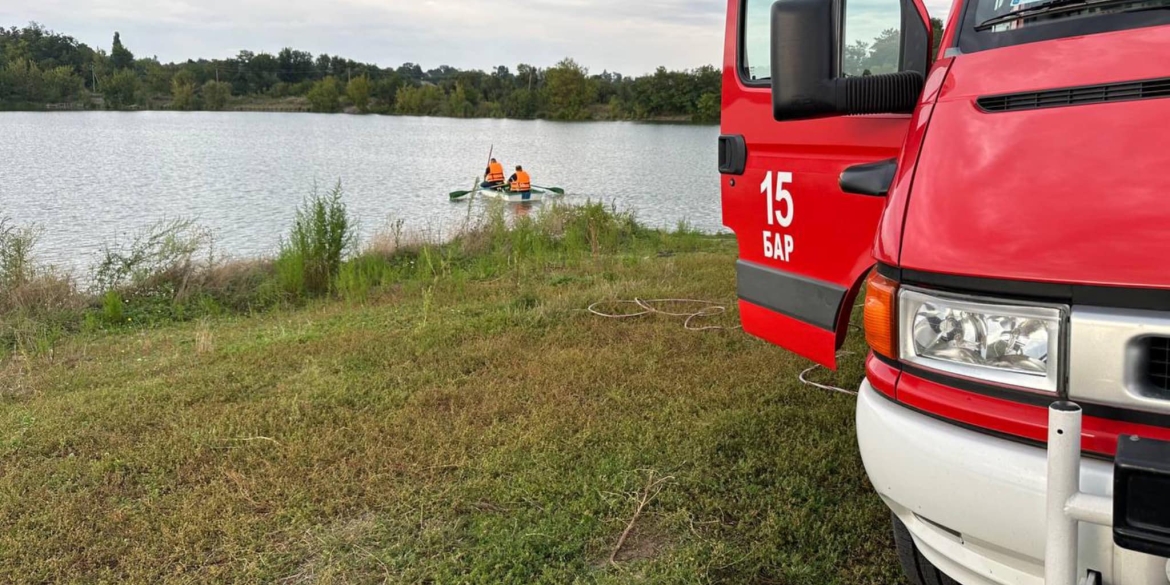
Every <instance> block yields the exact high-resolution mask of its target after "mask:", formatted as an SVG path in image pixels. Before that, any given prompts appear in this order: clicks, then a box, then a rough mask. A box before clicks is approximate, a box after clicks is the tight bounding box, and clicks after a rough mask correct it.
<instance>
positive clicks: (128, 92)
mask: <svg viewBox="0 0 1170 585" xmlns="http://www.w3.org/2000/svg"><path fill="white" fill-rule="evenodd" d="M138 85H139V84H138V76H137V75H135V74H134V71H132V70H130V69H122V70H120V71H118V72H117V73H115V74H113V75H111V76H110V77H109V78H108V79H107V80H106V81H105V83H103V84H102V95H103V96H104V97H105V99H106V107H107V108H109V109H112V110H121V109H123V108H126V107H129V106H132V105H134V103H135V101H136V100H137V98H138Z"/></svg>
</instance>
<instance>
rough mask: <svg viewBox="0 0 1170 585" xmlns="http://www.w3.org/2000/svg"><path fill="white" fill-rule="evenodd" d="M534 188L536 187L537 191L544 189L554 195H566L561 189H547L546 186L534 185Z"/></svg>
mask: <svg viewBox="0 0 1170 585" xmlns="http://www.w3.org/2000/svg"><path fill="white" fill-rule="evenodd" d="M533 187H536V188H537V189H544V190H545V191H552V192H553V193H556V194H557V195H564V194H565V190H564V189H562V188H560V187H545V186H544V185H533Z"/></svg>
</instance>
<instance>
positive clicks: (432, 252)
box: [0, 183, 700, 356]
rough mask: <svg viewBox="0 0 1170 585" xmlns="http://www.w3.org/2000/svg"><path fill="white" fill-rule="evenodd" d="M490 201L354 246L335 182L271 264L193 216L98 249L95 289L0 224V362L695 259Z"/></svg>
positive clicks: (630, 222) (584, 215)
mask: <svg viewBox="0 0 1170 585" xmlns="http://www.w3.org/2000/svg"><path fill="white" fill-rule="evenodd" d="M505 210H506V205H505V204H503V203H502V202H493V205H492V206H490V207H488V209H487V210H486V213H484V214H483V215H482V216H480V217H479V218H478V219H475V220H469V222H468V224H467V225H465V226H464V227H463V228H462V229H460V230H458V231H457V232H456V233H454V234H450V235H448V237H445V238H444V237H440V236H439V235H437V234H420V233H407V232H406V231H405V230H404V223H403V222H402V221H392V222H389V223H388V224H387V226H386V227H385V228H384V229H383V230H382V231H381V232H379V233H377V234H375V235H374V236H373V237H372V238H371V239H370V240H368V241H367V242H366V244H365V245H364V247H360V248H359V246H358V241H357V236H356V220H355V219H354V218H352V217H351V216H350V214H349V211H348V210H347V208H346V206H345V202H344V190H343V189H342V186H341V184H340V183H338V184H337V185H336V186H335V187H334V188H333V189H331V190H329V191H328V192H325V193H317V192H314V193H312V194H310V195H309V196H308V197H306V199H305V200H304V202H303V203H302V204H301V205H300V206H299V207H298V210H297V214H296V218H295V220H294V222H293V225H292V226H291V228H290V231H289V234H288V236H287V238H286V239H284V240H282V242H281V245H280V251H279V253H278V255H277V256H276V258H274V259H264V258H261V259H244V260H229V261H225V260H223V259H220V258H218V257H217V256H216V255H215V253H214V250H215V247H214V238H213V237H212V234H211V233H210V232H209V231H208V230H207V229H205V228H203V227H201V226H199V225H198V224H197V223H195V222H193V221H191V220H184V219H172V220H165V221H163V222H160V223H158V224H156V225H154V226H152V227H150V228H148V229H146V230H143V231H142V232H140V233H139V234H138V235H136V236H135V237H133V238H132V239H130V240H129V241H126V242H122V243H118V242H115V243H113V244H111V245H108V246H106V247H105V248H104V252H105V253H104V255H103V258H102V260H101V262H100V263H99V264H98V265H97V266H96V267H95V269H94V271H93V274H92V278H91V284H90V286H89V287H87V290H86V291H84V292H83V291H82V290H81V288H80V287H79V286H78V284H77V282H76V281H75V280H74V279H73V278H71V277H70V276H68V275H66V274H63V273H60V272H58V271H56V270H53V269H52V268H45V267H40V266H38V265H37V263H36V262H35V256H34V255H33V252H34V248H35V244H36V236H37V235H38V233H39V232H38V231H37V228H35V227H33V228H18V227H16V226H14V225H13V224H12V223H11V222H10V221H8V220H4V219H0V356H2V355H4V354H7V353H12V352H16V353H37V352H43V351H46V350H49V349H51V347H52V345H53V343H54V342H55V340H56V339H58V338H60V337H61V336H63V335H66V334H69V333H74V332H78V331H92V330H102V329H110V328H123V327H142V326H151V325H154V324H160V323H167V322H174V321H185V320H192V319H200V318H204V317H208V316H217V315H223V314H247V313H252V312H256V311H263V310H267V309H271V308H274V307H280V306H289V305H298V304H301V303H304V302H307V301H309V300H312V299H314V298H321V297H329V296H331V297H335V298H339V299H344V300H347V301H351V302H364V301H366V300H368V299H370V298H371V297H374V296H375V295H376V294H377V293H378V291H379V290H384V289H387V288H388V287H392V286H398V285H402V284H407V283H410V282H416V283H422V284H423V285H425V286H427V287H433V285H434V284H435V283H436V282H437V281H439V280H441V279H451V278H455V279H492V278H498V277H500V276H503V275H505V274H507V273H510V272H517V271H521V272H524V271H527V272H531V271H542V270H549V269H554V268H557V267H563V266H570V265H574V264H576V263H579V262H582V261H588V260H591V259H597V258H599V257H602V256H606V255H614V254H629V253H636V254H645V253H650V252H663V251H672V250H686V249H696V248H697V245H696V242H697V241H698V238H699V237H700V236H699V234H698V233H697V232H695V231H694V230H693V229H691V228H689V227H688V226H686V224H680V227H679V229H678V230H676V231H672V232H667V231H661V230H652V229H647V228H645V227H643V226H641V225H640V224H638V222H637V221H636V220H635V219H634V217H633V215H632V214H629V213H623V212H619V211H617V210H616V209H614V208H613V207H607V206H606V205H603V204H601V203H594V202H587V203H584V204H581V205H547V206H545V207H544V208H542V209H541V210H540V211H539V212H538V213H534V214H532V215H518V216H515V217H512V218H509V217H508V215H506V212H505Z"/></svg>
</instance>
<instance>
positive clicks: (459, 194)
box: [450, 191, 472, 201]
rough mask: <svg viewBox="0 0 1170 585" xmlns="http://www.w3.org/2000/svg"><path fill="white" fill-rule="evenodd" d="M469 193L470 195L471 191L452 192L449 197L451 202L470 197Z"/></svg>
mask: <svg viewBox="0 0 1170 585" xmlns="http://www.w3.org/2000/svg"><path fill="white" fill-rule="evenodd" d="M471 193H472V191H452V192H451V193H450V196H451V200H452V201H454V200H456V199H463V198H464V197H467V196H468V195H471Z"/></svg>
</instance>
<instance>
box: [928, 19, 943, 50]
mask: <svg viewBox="0 0 1170 585" xmlns="http://www.w3.org/2000/svg"><path fill="white" fill-rule="evenodd" d="M930 28H931V32H932V33H933V35H934V50H933V52H932V53H931V55H934V57H935V58H936V59H937V58H938V48H939V46H940V45H941V44H942V37H943V21H942V19H939V18H931V19H930Z"/></svg>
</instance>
